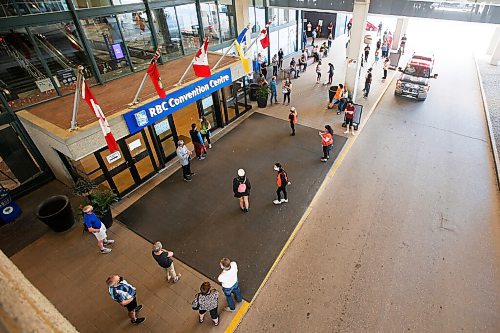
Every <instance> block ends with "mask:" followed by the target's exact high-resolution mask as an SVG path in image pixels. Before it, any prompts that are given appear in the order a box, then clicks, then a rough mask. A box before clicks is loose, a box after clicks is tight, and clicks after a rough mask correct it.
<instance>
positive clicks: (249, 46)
mask: <svg viewBox="0 0 500 333" xmlns="http://www.w3.org/2000/svg"><path fill="white" fill-rule="evenodd" d="M275 18H276V16H274V17H273V19H272V20H271V21H269V22H268V24H269V26H270V25H271V23H272V22H273V21H274V19H275ZM269 26H267V24H266V30H267V29H268V28H269ZM250 35H251V34H250ZM259 37H260V31H259V34H258V35H257V38H255V39H254V40H253V41H252V42H251V43H250V45H248V46H247V51H249V50H250V49H251V48H252V46H253V44H255V43H257V40H259ZM246 55H247V52H245V54H244V56H246Z"/></svg>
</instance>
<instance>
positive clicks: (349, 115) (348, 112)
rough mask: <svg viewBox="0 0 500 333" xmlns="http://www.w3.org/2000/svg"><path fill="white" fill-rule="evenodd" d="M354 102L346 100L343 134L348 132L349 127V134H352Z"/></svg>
mask: <svg viewBox="0 0 500 333" xmlns="http://www.w3.org/2000/svg"><path fill="white" fill-rule="evenodd" d="M353 120H354V104H352V101H349V102H347V107H346V109H345V127H346V131H345V132H344V134H349V128H352V131H351V134H352V135H354V124H353Z"/></svg>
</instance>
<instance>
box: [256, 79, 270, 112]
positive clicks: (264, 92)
mask: <svg viewBox="0 0 500 333" xmlns="http://www.w3.org/2000/svg"><path fill="white" fill-rule="evenodd" d="M270 93H271V89H269V86H268V85H267V84H262V85H261V86H260V87H259V89H257V93H256V95H257V105H258V106H259V108H265V107H266V106H267V98H268V97H269V94H270Z"/></svg>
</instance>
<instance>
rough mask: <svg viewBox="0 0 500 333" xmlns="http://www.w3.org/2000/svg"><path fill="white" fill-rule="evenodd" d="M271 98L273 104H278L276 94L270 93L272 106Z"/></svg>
mask: <svg viewBox="0 0 500 333" xmlns="http://www.w3.org/2000/svg"><path fill="white" fill-rule="evenodd" d="M273 97H274V102H275V103H278V94H277V93H274V92H271V104H273Z"/></svg>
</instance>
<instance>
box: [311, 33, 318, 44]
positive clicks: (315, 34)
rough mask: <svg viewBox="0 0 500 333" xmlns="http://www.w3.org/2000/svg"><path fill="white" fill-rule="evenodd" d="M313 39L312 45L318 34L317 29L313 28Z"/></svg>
mask: <svg viewBox="0 0 500 333" xmlns="http://www.w3.org/2000/svg"><path fill="white" fill-rule="evenodd" d="M311 36H312V41H311V45H312V46H314V42H315V41H316V36H317V32H316V29H315V30H313V32H312V35H311Z"/></svg>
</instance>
